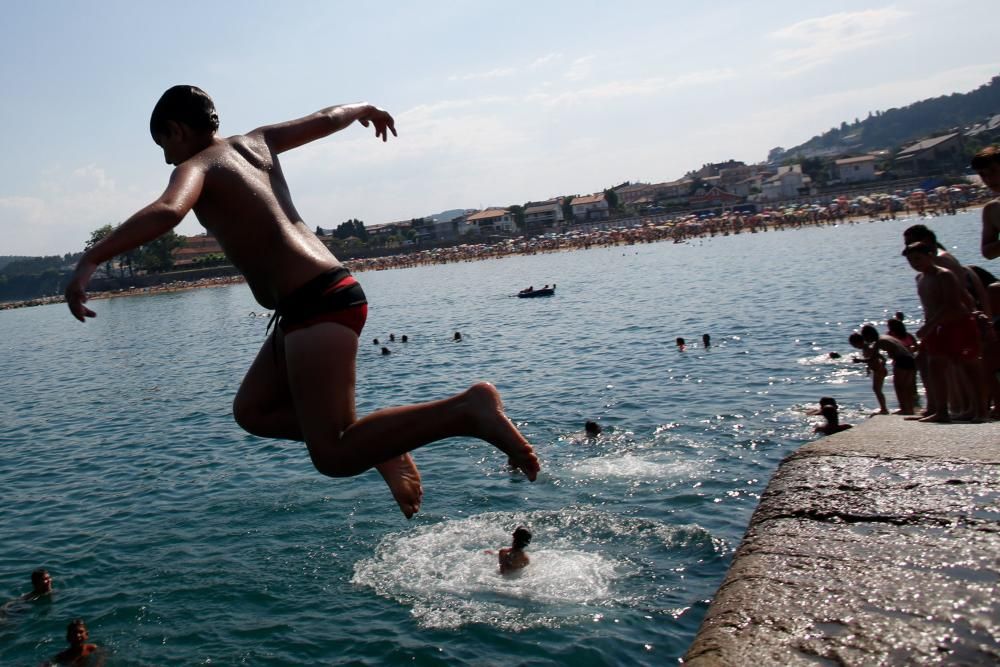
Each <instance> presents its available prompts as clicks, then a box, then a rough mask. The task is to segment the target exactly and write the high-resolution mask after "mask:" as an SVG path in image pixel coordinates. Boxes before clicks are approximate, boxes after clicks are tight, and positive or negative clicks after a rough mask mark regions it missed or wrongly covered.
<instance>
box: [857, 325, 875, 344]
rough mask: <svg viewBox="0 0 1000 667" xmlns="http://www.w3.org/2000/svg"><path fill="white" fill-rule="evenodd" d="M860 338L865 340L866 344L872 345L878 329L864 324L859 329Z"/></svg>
mask: <svg viewBox="0 0 1000 667" xmlns="http://www.w3.org/2000/svg"><path fill="white" fill-rule="evenodd" d="M861 337H862V338H864V339H865V342H866V343H874V342H875V341H877V340H878V329H876V328H875V327H873V326H872V325H870V324H866V325H864V326H863V327H861Z"/></svg>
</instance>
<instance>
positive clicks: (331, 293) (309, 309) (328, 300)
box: [274, 266, 368, 336]
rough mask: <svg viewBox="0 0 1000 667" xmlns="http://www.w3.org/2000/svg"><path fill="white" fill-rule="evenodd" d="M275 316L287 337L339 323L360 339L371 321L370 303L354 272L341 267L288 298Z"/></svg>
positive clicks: (320, 276) (304, 286) (316, 279)
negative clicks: (353, 274)
mask: <svg viewBox="0 0 1000 667" xmlns="http://www.w3.org/2000/svg"><path fill="white" fill-rule="evenodd" d="M274 314H275V318H276V321H277V322H278V326H279V327H281V332H282V333H284V334H286V335H287V334H290V333H291V332H293V331H296V330H298V329H305V328H306V327H309V326H312V325H314V324H318V323H320V322H336V323H337V324H343V325H344V326H346V327H347V328H349V329H351V330H352V331H353V332H354V333H355V334H357V335H358V336H360V335H361V329H362V328H363V327H364V326H365V320H367V319H368V300H367V299H366V298H365V292H364V290H362V289H361V285H360V284H359V283H358V281H357V280H355V279H354V277H353V276H352V275H351V272H350V271H348V270H347V269H345V268H344V267H342V266H341V267H338V268H336V269H332V270H330V271H327V272H325V273H321V274H320V275H318V276H316V277H315V278H313V279H312V280H310V281H309V282H307V283H306V284H305V285H303V286H302V287H300V288H298V289H297V290H295V291H294V292H292V293H291V294H289V295H288V296H286V297H285V298H284V299H282V300H281V302H280V303H279V304H278V307H277V308H275V310H274Z"/></svg>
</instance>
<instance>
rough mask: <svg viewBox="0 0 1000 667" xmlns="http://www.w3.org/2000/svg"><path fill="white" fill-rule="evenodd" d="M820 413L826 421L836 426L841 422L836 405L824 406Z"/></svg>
mask: <svg viewBox="0 0 1000 667" xmlns="http://www.w3.org/2000/svg"><path fill="white" fill-rule="evenodd" d="M819 413H820V414H821V415H823V416H824V417H825V418H826V420H827V421H828V422H830V423H832V424H836V423H837V422H838V421H839V420H840V415H838V414H837V406H836V405H824V406H823V407H822V408H820V410H819Z"/></svg>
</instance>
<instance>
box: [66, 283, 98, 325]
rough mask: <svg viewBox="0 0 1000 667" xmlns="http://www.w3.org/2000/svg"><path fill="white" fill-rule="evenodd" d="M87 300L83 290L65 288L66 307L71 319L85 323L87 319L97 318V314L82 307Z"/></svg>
mask: <svg viewBox="0 0 1000 667" xmlns="http://www.w3.org/2000/svg"><path fill="white" fill-rule="evenodd" d="M86 300H87V294H86V293H85V292H84V291H83V290H79V289H73V287H72V286H70V287H67V288H66V305H67V306H69V312H71V313H72V314H73V317H75V318H76V319H78V320H80V321H81V322H85V321H86V318H87V317H97V313H95V312H94V311H92V310H91V309H90V308H87V307H86V306H85V305H83V302H84V301H86Z"/></svg>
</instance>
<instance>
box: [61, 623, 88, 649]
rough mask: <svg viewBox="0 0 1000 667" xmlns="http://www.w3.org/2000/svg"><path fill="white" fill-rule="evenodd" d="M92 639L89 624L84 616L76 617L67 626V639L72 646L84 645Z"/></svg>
mask: <svg viewBox="0 0 1000 667" xmlns="http://www.w3.org/2000/svg"><path fill="white" fill-rule="evenodd" d="M88 639H90V633H89V632H87V624H86V623H84V622H83V619H82V618H74V619H73V620H72V621H70V622H69V625H67V626H66V641H67V642H68V643H69V645H70V646H83V645H84V644H86V643H87V640H88Z"/></svg>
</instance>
